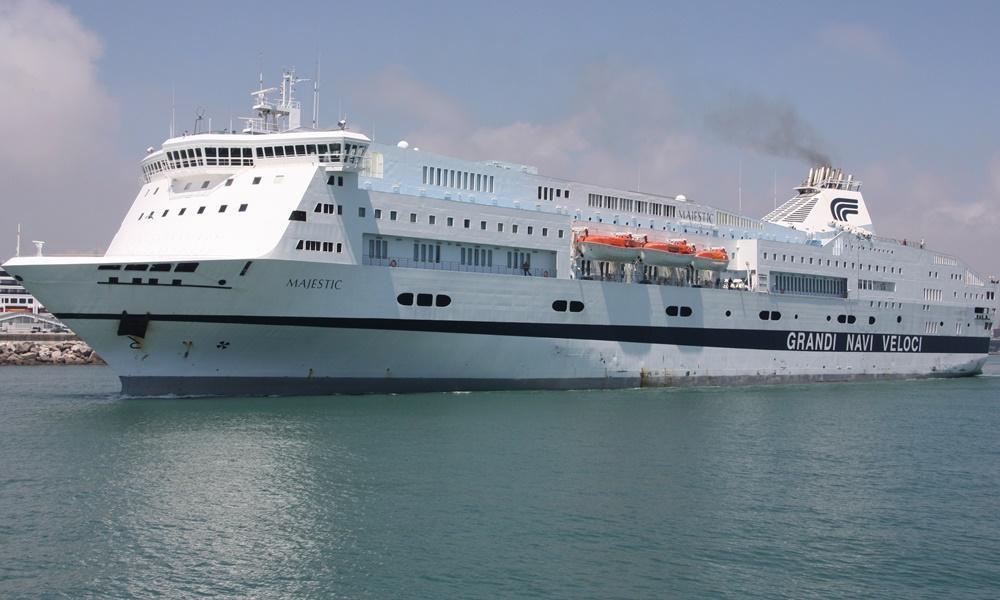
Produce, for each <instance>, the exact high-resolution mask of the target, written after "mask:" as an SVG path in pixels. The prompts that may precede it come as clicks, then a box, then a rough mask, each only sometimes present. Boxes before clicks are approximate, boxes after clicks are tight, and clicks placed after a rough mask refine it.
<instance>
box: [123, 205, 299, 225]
mask: <svg viewBox="0 0 1000 600" xmlns="http://www.w3.org/2000/svg"><path fill="white" fill-rule="evenodd" d="M248 206H249V204H240V208H239V210H238V211H237V212H246V211H247V207H248ZM228 208H229V205H228V204H220V205H219V212H220V213H224V212H226V210H227V209H228ZM186 212H187V207H182V208H180V209H179V210H178V211H177V216H178V217H180V216H183V215H184V214H185V213H186ZM155 213H156V211H154V210H151V211H149V213H148V214H147V213H139V218H138V219H136V220H137V221H141V220H142V219H143V217H145V218H146V219H152V218H153V217H154V216H155ZM169 214H170V209H169V208H168V209H166V210H164V211H163V213H162V214H160V217H161V218H162V217H165V216H167V215H169ZM198 214H199V215H201V214H205V207H204V206H199V207H198ZM304 220H305V219H303V221H304Z"/></svg>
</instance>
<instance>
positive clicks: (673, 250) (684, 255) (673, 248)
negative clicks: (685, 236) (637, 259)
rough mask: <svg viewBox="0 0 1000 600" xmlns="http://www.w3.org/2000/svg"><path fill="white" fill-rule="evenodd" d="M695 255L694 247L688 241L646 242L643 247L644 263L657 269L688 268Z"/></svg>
mask: <svg viewBox="0 0 1000 600" xmlns="http://www.w3.org/2000/svg"><path fill="white" fill-rule="evenodd" d="M694 255H695V250H694V246H693V245H691V244H689V243H688V242H687V240H670V241H667V242H646V244H645V245H643V247H642V262H644V263H646V264H647V265H653V266H657V267H686V266H688V265H690V264H691V260H692V259H693V258H694Z"/></svg>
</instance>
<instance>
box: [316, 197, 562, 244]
mask: <svg viewBox="0 0 1000 600" xmlns="http://www.w3.org/2000/svg"><path fill="white" fill-rule="evenodd" d="M317 206H318V205H317ZM337 208H338V212H337V214H340V212H339V209H340V207H339V206H338V207H337ZM317 212H318V211H317ZM382 213H383V211H382V209H381V208H376V209H375V211H374V214H375V218H376V219H381V218H382ZM358 216H359V217H363V216H365V212H364V207H359V210H358ZM398 219H399V213H397V212H396V211H394V210H390V211H389V220H390V221H396V220H398ZM416 222H417V213H410V223H416ZM427 224H428V225H436V224H437V216H436V215H427ZM445 224H446V225H447V226H448V227H454V226H455V218H454V217H447V218H446V219H445ZM487 225H488V224H487V222H486V221H480V222H479V229H480V230H481V231H486V229H487ZM462 227H463V228H465V229H472V219H463V221H462ZM504 228H505V227H504V224H503V223H500V222H498V223H497V232H499V233H503V231H504ZM518 231H520V227H519V226H518V224H517V223H514V224H512V225H511V226H510V232H511V233H517V232H518ZM534 233H535V227H534V226H533V225H528V226H527V234H528V235H534ZM541 233H542V237H548V235H549V228H548V227H542V232H541ZM556 233H557V236H558V237H559V238H560V239H561V238H562V237H563V236H564V235H565V233H564V232H563V230H562V229H559V230H557V232H556Z"/></svg>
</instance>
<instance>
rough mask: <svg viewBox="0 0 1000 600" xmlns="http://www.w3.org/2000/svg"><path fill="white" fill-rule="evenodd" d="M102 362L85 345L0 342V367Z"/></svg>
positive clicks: (96, 363) (74, 343)
mask: <svg viewBox="0 0 1000 600" xmlns="http://www.w3.org/2000/svg"><path fill="white" fill-rule="evenodd" d="M103 364H105V363H104V361H103V360H102V359H101V357H100V356H98V355H97V353H96V352H94V351H93V350H92V349H91V348H90V346H88V345H87V344H85V343H83V342H80V341H75V342H33V341H28V342H3V341H0V366H3V365H9V366H18V365H103Z"/></svg>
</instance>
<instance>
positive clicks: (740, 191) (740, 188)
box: [737, 158, 743, 215]
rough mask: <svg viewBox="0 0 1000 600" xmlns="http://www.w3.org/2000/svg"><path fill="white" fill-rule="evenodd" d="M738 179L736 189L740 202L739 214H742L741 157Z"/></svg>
mask: <svg viewBox="0 0 1000 600" xmlns="http://www.w3.org/2000/svg"><path fill="white" fill-rule="evenodd" d="M738 179H739V182H738V183H737V190H738V191H737V194H738V196H739V202H740V210H739V214H740V215H742V214H743V159H742V158H741V159H740V166H739V176H738Z"/></svg>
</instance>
